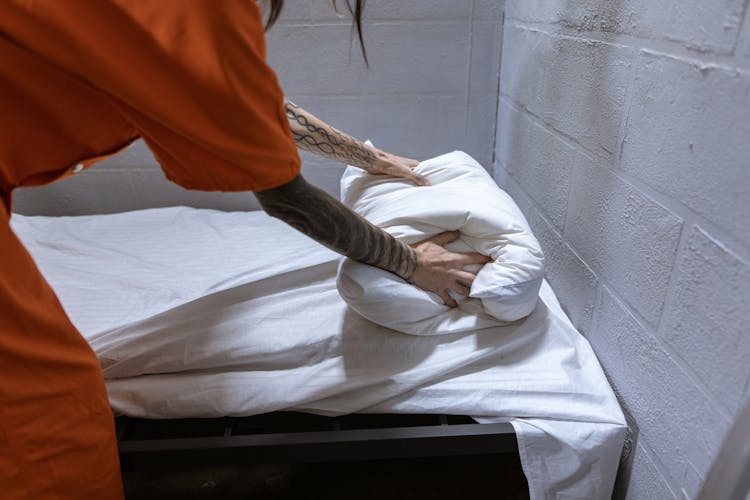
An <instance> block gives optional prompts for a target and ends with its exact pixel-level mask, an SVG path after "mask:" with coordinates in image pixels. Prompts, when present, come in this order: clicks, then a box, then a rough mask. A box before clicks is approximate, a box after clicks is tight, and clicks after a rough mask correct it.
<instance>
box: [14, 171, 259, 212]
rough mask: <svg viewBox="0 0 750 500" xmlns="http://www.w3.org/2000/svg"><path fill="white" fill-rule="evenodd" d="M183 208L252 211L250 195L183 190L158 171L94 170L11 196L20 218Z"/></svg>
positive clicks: (253, 204) (254, 205)
mask: <svg viewBox="0 0 750 500" xmlns="http://www.w3.org/2000/svg"><path fill="white" fill-rule="evenodd" d="M176 205H187V206H193V207H198V208H214V209H217V210H258V209H259V208H260V206H259V205H258V203H257V201H256V200H255V197H254V196H253V195H252V193H248V192H241V193H224V192H219V191H194V190H187V189H183V188H181V187H180V186H178V185H177V184H174V183H172V182H170V181H168V180H167V179H166V177H164V174H163V173H162V171H161V170H160V169H159V168H158V167H151V168H149V167H146V168H131V169H122V168H106V167H104V166H102V165H97V166H95V167H93V168H90V169H87V170H86V171H84V172H83V173H81V174H78V175H74V176H72V177H69V178H67V179H64V180H62V181H59V182H55V183H53V184H49V185H47V186H42V187H35V188H26V189H19V190H17V191H15V192H14V206H13V210H14V211H15V212H18V213H21V214H25V215H91V214H108V213H117V212H125V211H129V210H140V209H144V208H156V207H169V206H176Z"/></svg>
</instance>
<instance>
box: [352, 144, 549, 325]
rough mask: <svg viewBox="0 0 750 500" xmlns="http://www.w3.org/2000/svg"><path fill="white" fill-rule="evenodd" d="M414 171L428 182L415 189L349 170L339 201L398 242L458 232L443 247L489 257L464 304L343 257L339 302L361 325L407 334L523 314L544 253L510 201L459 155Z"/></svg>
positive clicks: (534, 292) (532, 301)
mask: <svg viewBox="0 0 750 500" xmlns="http://www.w3.org/2000/svg"><path fill="white" fill-rule="evenodd" d="M416 171H417V172H419V173H420V174H422V175H424V176H425V177H427V179H428V180H429V181H430V182H431V183H432V185H431V186H429V187H420V186H415V185H414V184H413V183H411V182H409V181H405V180H394V179H393V178H391V177H386V176H382V175H371V174H368V173H367V172H365V171H363V170H361V169H358V168H354V167H351V166H350V167H348V168H347V169H346V171H345V172H344V175H343V177H342V178H341V199H342V200H343V201H344V203H346V204H347V205H348V206H349V207H351V208H352V209H353V210H354V211H355V212H357V213H358V214H360V215H361V216H363V217H364V218H365V219H367V220H369V221H370V222H372V223H373V224H375V225H376V226H378V227H381V228H383V229H384V230H385V231H387V232H389V233H390V234H392V235H393V236H394V237H396V238H398V239H400V240H402V241H405V242H406V243H414V242H417V241H421V240H424V239H426V238H429V237H431V236H434V235H436V234H438V233H442V232H444V231H453V230H459V231H460V232H461V237H460V239H459V240H458V241H456V242H455V243H453V244H451V245H450V246H449V247H448V248H449V249H450V250H454V251H458V252H472V251H473V252H479V253H481V254H483V255H487V256H490V257H491V258H492V259H493V260H492V261H491V262H489V263H487V264H485V265H484V266H482V268H481V269H480V270H479V272H478V273H477V277H476V279H475V280H474V283H472V285H471V291H470V294H469V299H465V298H464V297H461V296H458V295H455V298H456V300H457V302H458V304H459V306H458V308H455V309H452V308H450V307H447V306H445V305H444V304H443V301H442V300H441V299H440V298H439V297H438V296H437V295H435V294H432V293H428V292H425V291H423V290H420V289H418V288H416V287H414V286H411V285H410V284H409V283H407V282H406V281H404V280H403V279H401V278H399V277H398V276H396V275H395V274H392V273H389V272H386V271H383V270H381V269H377V268H375V267H372V266H367V265H365V264H361V263H359V262H355V261H352V260H345V261H344V263H343V265H342V266H341V269H340V270H339V278H338V287H339V292H340V293H341V296H342V297H343V298H344V300H346V302H347V303H348V304H349V305H350V306H351V307H352V308H353V309H354V310H355V311H357V312H359V313H360V314H362V315H363V316H364V317H366V318H368V319H369V320H371V321H373V322H375V323H377V324H379V325H383V326H386V327H388V328H393V329H394V330H398V331H400V332H404V333H411V334H414V335H439V334H444V333H455V332H457V331H465V330H471V329H475V328H487V327H492V326H498V325H499V324H500V323H507V322H510V321H516V320H519V319H521V318H524V317H526V316H528V315H529V314H531V311H533V310H534V307H535V306H536V301H537V297H538V295H539V287H540V286H541V284H542V279H543V277H544V256H543V255H542V250H541V248H540V246H539V243H538V242H537V240H536V238H535V237H534V235H533V234H532V232H531V229H530V228H529V225H528V223H527V222H526V219H525V218H524V216H523V213H521V210H520V209H519V208H518V206H517V205H516V203H515V202H514V201H513V199H512V198H511V197H510V196H508V194H507V193H505V192H504V191H503V190H502V189H500V188H499V187H498V186H497V184H496V183H495V181H494V180H492V177H490V176H489V174H488V173H487V172H486V171H485V170H484V168H482V166H481V165H480V164H479V163H478V162H477V161H476V160H474V158H472V157H471V156H469V155H467V154H466V153H464V152H462V151H454V152H452V153H447V154H444V155H440V156H437V157H435V158H431V159H429V160H425V161H423V162H421V163H420V164H419V165H418V166H417V168H416ZM393 303H398V304H400V305H401V307H399V308H393V307H391V304H393Z"/></svg>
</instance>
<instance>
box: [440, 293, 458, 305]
mask: <svg viewBox="0 0 750 500" xmlns="http://www.w3.org/2000/svg"><path fill="white" fill-rule="evenodd" d="M440 298H441V299H443V302H445V305H446V306H448V307H456V306H458V304H457V303H456V301H455V300H453V297H451V296H450V294H449V293H448V290H443V292H442V293H441V294H440Z"/></svg>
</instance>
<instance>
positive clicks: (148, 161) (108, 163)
mask: <svg viewBox="0 0 750 500" xmlns="http://www.w3.org/2000/svg"><path fill="white" fill-rule="evenodd" d="M102 167H103V168H107V169H113V170H114V169H128V170H130V169H132V168H134V167H135V168H159V163H158V162H157V161H156V158H154V154H153V153H152V152H151V150H150V149H149V148H148V146H146V143H145V142H144V141H143V139H138V140H137V141H135V142H133V144H131V145H130V146H128V147H127V148H126V149H124V150H123V151H120V152H119V153H118V154H117V155H115V156H112V157H110V158H107V159H106V160H104V161H102V162H100V163H98V164H97V165H96V170H91V169H89V170H91V171H92V172H95V171H98V170H99V169H101V168H102Z"/></svg>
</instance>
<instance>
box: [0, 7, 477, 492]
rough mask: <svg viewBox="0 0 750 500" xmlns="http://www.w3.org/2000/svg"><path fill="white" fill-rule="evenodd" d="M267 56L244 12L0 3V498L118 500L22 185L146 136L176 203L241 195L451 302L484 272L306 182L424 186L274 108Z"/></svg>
mask: <svg viewBox="0 0 750 500" xmlns="http://www.w3.org/2000/svg"><path fill="white" fill-rule="evenodd" d="M276 3H277V4H278V2H276ZM264 44H265V41H264V30H263V19H262V13H261V10H260V8H259V6H258V5H257V4H256V2H254V1H252V0H222V1H220V2H219V1H197V0H196V1H194V2H182V1H180V0H160V1H146V0H110V1H92V0H70V1H66V2H57V1H52V0H49V1H41V2H29V1H27V0H4V1H3V2H0V61H2V64H1V65H0V110H2V112H1V113H0V253H1V254H2V256H3V259H4V262H3V264H2V267H1V268H0V312H1V314H2V320H1V321H0V495H1V496H2V497H3V498H4V499H14V498H33V499H45V498H87V499H97V498H101V499H116V498H121V497H122V495H123V492H122V481H121V477H120V471H119V463H118V456H117V446H116V442H115V436H114V423H113V418H112V413H111V410H110V407H109V404H108V401H107V394H106V390H105V385H104V380H103V377H102V373H101V370H100V368H99V365H98V362H97V359H96V356H95V355H94V353H93V352H92V350H91V348H90V347H89V346H88V344H87V343H86V341H85V340H84V339H83V337H82V336H81V335H80V334H79V333H78V332H77V330H76V328H75V327H74V326H73V325H72V323H71V322H70V320H69V319H68V317H67V316H66V314H65V312H64V310H63V308H62V306H61V304H60V302H59V301H58V299H57V297H56V296H55V294H54V292H53V291H52V289H51V288H50V286H49V285H48V284H47V282H46V281H45V280H44V278H43V277H42V275H41V274H40V273H39V270H38V269H37V267H36V265H35V264H34V262H33V260H32V258H31V256H30V255H29V253H28V252H27V251H26V250H25V249H24V247H23V246H22V244H21V242H20V241H19V239H18V238H17V237H16V235H15V234H14V233H13V232H12V230H11V229H10V225H9V222H10V217H11V207H12V193H13V190H14V189H15V188H17V187H21V186H35V185H40V184H46V183H49V182H52V181H55V180H57V179H60V178H64V177H67V176H70V175H74V174H76V173H78V172H80V171H81V170H83V169H85V168H88V167H90V166H91V165H93V164H94V163H96V162H98V161H100V160H102V159H104V158H106V157H108V156H111V155H113V154H116V153H117V152H118V151H120V150H122V149H123V148H124V147H126V146H127V145H128V144H130V143H131V142H132V141H134V140H136V139H138V138H143V139H144V140H145V142H146V143H147V144H148V146H149V147H150V148H151V150H152V151H153V153H154V155H155V157H156V158H157V159H158V161H159V164H160V166H161V168H162V170H163V171H164V173H165V175H166V176H167V178H168V179H170V180H171V181H173V182H175V183H177V184H179V185H181V186H183V187H185V188H188V189H201V190H220V191H253V192H255V194H256V196H257V198H258V200H259V201H260V204H261V206H262V207H263V209H264V210H266V211H267V212H268V213H269V214H271V215H273V216H275V217H278V218H280V219H281V220H283V221H285V222H287V223H289V224H290V225H292V226H293V227H295V228H297V229H298V230H300V231H302V232H303V233H305V234H307V235H308V236H310V237H312V238H314V239H315V240H317V241H319V242H320V243H322V244H324V245H327V246H328V247H330V248H332V249H334V250H336V251H338V252H340V253H341V254H343V255H347V256H349V257H351V258H354V259H357V260H360V261H362V262H366V263H368V264H372V265H375V266H379V267H381V268H384V269H387V270H389V271H392V272H394V273H396V274H398V275H399V276H401V277H402V278H404V279H405V280H407V281H409V282H411V283H413V284H414V285H416V286H419V287H421V288H423V289H425V290H430V291H433V292H435V293H437V294H438V295H440V296H441V297H442V298H443V300H445V302H446V303H447V304H449V305H455V302H454V301H453V299H452V298H451V297H450V295H449V294H448V290H453V291H454V292H456V293H459V294H461V295H467V294H468V291H469V287H470V286H471V282H472V280H473V278H474V275H473V274H471V273H467V272H465V271H463V266H464V265H468V264H472V263H481V262H485V261H486V257H484V256H481V255H478V254H455V253H452V252H448V251H447V250H446V249H445V248H444V246H443V245H445V244H446V243H447V242H448V241H450V240H451V239H455V238H456V237H457V234H455V233H445V234H442V235H439V236H438V237H436V238H433V239H432V240H428V241H425V242H421V243H419V244H417V245H414V246H408V245H406V244H404V243H401V242H399V241H397V240H396V239H394V238H393V237H391V236H389V235H388V234H387V233H385V232H384V231H382V230H380V229H378V228H377V227H375V226H373V225H371V224H369V223H368V222H367V221H365V220H364V219H363V218H361V217H359V216H358V215H357V214H355V213H353V212H352V211H350V210H349V209H347V208H346V207H345V206H343V205H342V204H341V203H340V202H338V201H337V200H335V199H334V198H332V197H330V196H328V195H327V194H326V193H325V192H323V191H322V190H320V189H318V188H316V187H314V186H312V185H310V184H308V183H307V182H306V181H305V179H304V178H303V177H302V176H301V175H300V173H299V172H300V160H299V156H298V154H297V151H296V147H295V145H296V146H297V147H299V148H300V149H303V150H308V151H312V152H315V153H318V154H322V155H324V156H326V157H328V158H332V159H336V160H339V161H345V162H348V163H352V164H354V165H357V166H359V167H362V168H365V169H367V170H368V171H370V172H372V173H374V174H393V175H397V176H400V177H404V178H407V179H410V180H412V181H414V182H415V183H416V184H422V185H424V184H427V182H426V180H425V179H424V178H421V177H419V176H418V174H416V172H414V171H413V167H414V166H415V165H416V162H415V161H414V160H410V159H404V158H400V157H397V156H395V155H391V154H389V153H386V152H383V151H380V150H376V149H374V148H369V147H367V146H365V145H363V144H362V143H360V142H359V141H357V140H355V139H353V138H352V137H350V136H348V135H346V134H344V133H343V132H340V131H338V130H336V129H334V128H332V127H330V126H328V125H327V124H325V123H324V122H322V121H320V120H318V119H317V118H315V117H314V116H312V115H311V114H309V113H307V112H306V111H304V110H303V109H301V108H299V107H297V106H296V105H294V104H293V103H291V102H289V101H285V99H284V96H283V94H282V92H281V89H280V87H279V85H278V83H277V80H276V77H275V75H274V73H273V71H272V70H271V69H270V68H269V67H268V65H267V64H266V62H265V45H264ZM420 189H422V188H420ZM424 189H429V188H424ZM258 237H259V238H262V237H263V235H261V234H259V235H258Z"/></svg>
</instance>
